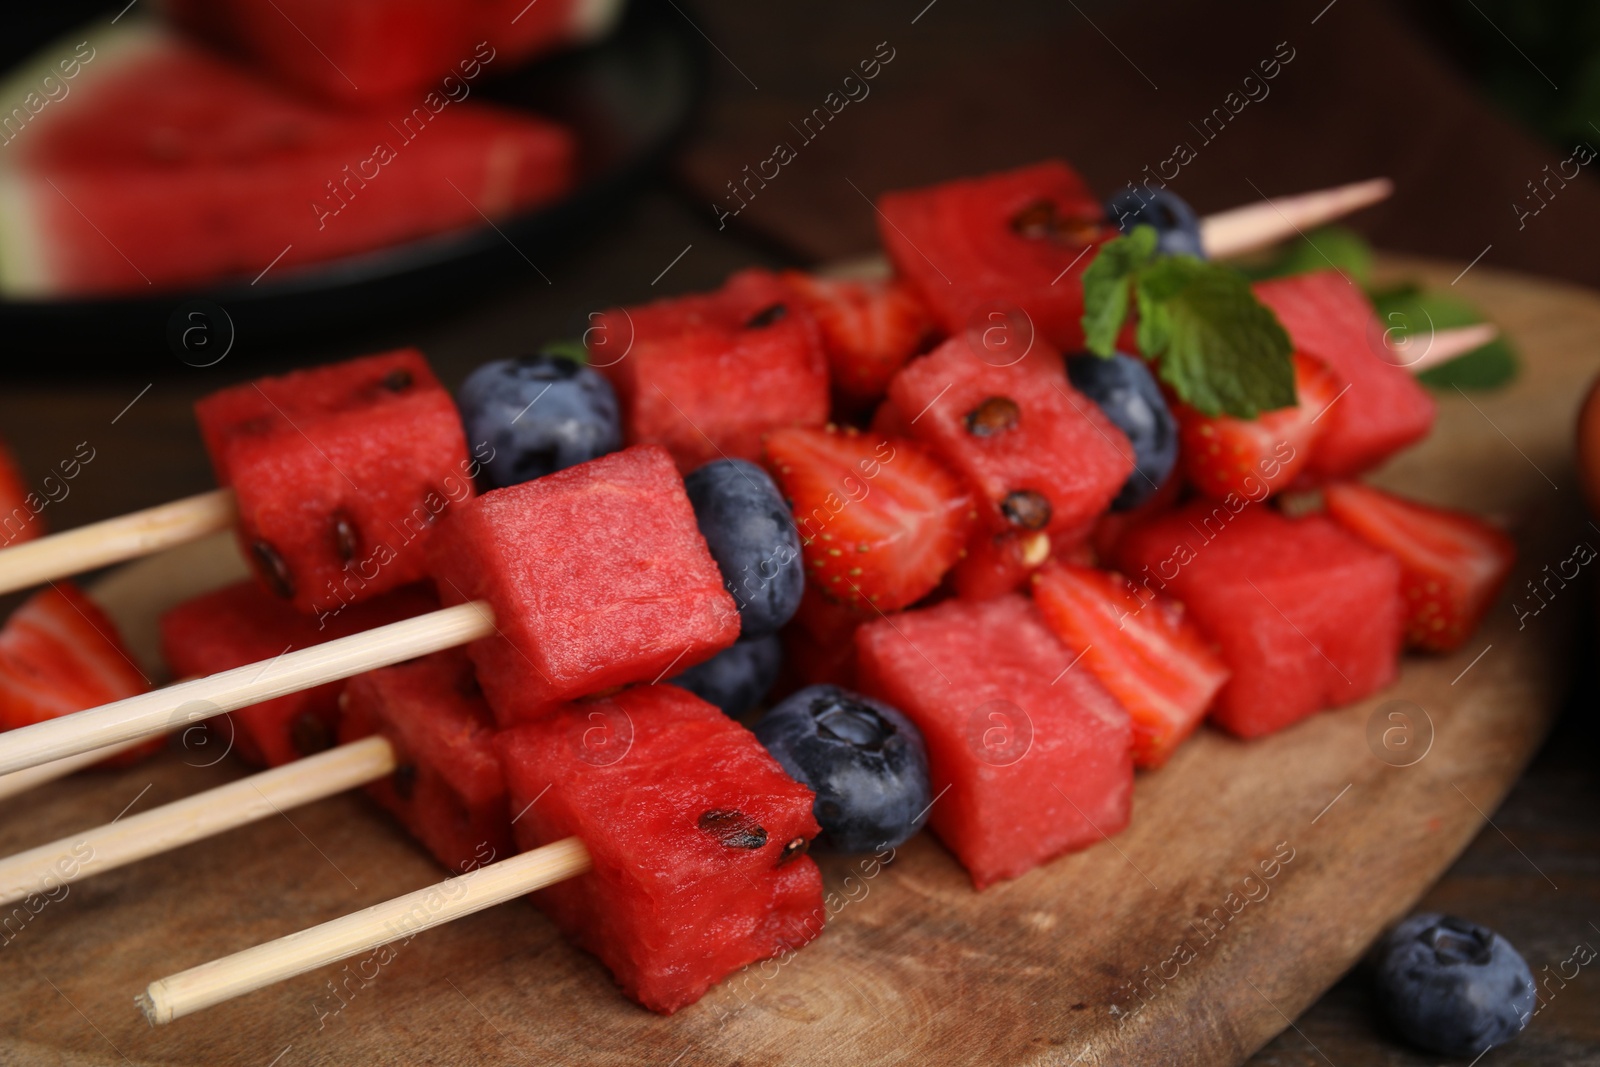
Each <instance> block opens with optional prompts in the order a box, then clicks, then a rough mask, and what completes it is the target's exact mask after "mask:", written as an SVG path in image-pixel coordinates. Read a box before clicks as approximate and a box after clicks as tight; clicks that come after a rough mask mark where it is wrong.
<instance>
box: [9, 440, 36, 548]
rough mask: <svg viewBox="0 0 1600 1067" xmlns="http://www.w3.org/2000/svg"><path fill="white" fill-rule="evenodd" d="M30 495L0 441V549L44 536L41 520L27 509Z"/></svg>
mask: <svg viewBox="0 0 1600 1067" xmlns="http://www.w3.org/2000/svg"><path fill="white" fill-rule="evenodd" d="M29 495H30V494H29V493H28V487H27V485H26V483H24V482H23V480H22V471H21V469H20V468H18V467H17V461H16V459H14V458H13V457H12V455H11V450H10V449H8V448H6V446H5V444H4V442H0V548H5V547H7V546H9V545H20V544H21V543H22V542H24V541H31V540H33V539H34V538H35V537H38V536H39V535H40V534H42V533H44V519H42V518H41V517H39V516H38V515H36V514H35V513H34V509H33V508H31V507H29V506H28V497H29Z"/></svg>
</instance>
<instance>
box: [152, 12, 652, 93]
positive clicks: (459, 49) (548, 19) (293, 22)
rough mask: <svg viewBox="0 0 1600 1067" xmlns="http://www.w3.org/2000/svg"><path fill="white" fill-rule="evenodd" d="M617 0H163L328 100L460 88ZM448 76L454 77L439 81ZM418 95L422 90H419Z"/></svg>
mask: <svg viewBox="0 0 1600 1067" xmlns="http://www.w3.org/2000/svg"><path fill="white" fill-rule="evenodd" d="M622 6H623V5H622V2H621V0H539V2H538V3H536V4H535V3H532V2H530V0H474V2H472V3H468V4H462V3H459V2H457V0H166V2H165V3H164V4H163V8H164V9H165V11H166V13H167V14H168V16H169V17H171V18H172V19H173V20H174V21H176V22H177V23H178V24H179V25H180V26H183V27H184V28H185V29H188V30H190V31H192V32H194V33H197V34H199V35H201V36H203V37H206V38H207V39H209V40H212V41H215V42H217V43H219V44H223V45H225V46H227V47H229V48H232V49H233V50H236V51H238V52H241V53H243V54H244V55H246V56H248V57H250V58H251V59H253V60H254V61H255V62H256V63H258V64H259V65H260V66H261V67H262V68H264V69H265V70H266V71H267V72H268V73H270V74H271V75H273V76H274V77H276V78H278V79H279V80H281V81H284V82H287V83H289V84H291V85H294V86H295V87H297V88H300V89H304V90H306V91H308V92H311V93H313V94H315V95H317V96H321V97H323V98H325V99H328V100H331V101H334V102H336V103H350V104H361V105H367V106H371V105H373V104H374V103H377V102H381V101H382V100H384V99H385V98H386V97H393V96H395V95H396V94H400V93H405V92H407V91H412V90H425V89H433V90H435V91H437V92H440V93H444V92H453V93H456V94H458V95H459V94H460V93H461V92H462V90H461V89H460V88H458V86H460V85H463V84H470V83H471V82H472V81H473V80H474V79H476V78H477V77H479V76H480V73H481V72H482V71H483V70H485V69H488V70H491V71H496V72H498V71H501V70H503V69H506V68H510V67H511V66H513V65H514V64H516V63H517V62H518V61H520V60H522V59H526V58H527V57H529V56H532V55H535V54H537V53H540V52H545V51H549V50H551V49H554V48H559V47H561V46H563V45H569V44H581V43H584V42H587V41H592V40H595V39H597V38H599V37H601V36H603V35H604V34H605V33H606V31H608V30H609V29H610V28H611V25H612V24H613V23H614V22H615V21H616V18H617V16H618V15H620V14H621V11H622ZM447 77H449V78H451V79H453V81H445V80H444V79H446V78H447ZM419 95H420V93H419Z"/></svg>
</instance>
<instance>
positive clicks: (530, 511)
mask: <svg viewBox="0 0 1600 1067" xmlns="http://www.w3.org/2000/svg"><path fill="white" fill-rule="evenodd" d="M428 553H429V559H430V561H431V564H432V567H433V574H434V578H435V580H436V582H437V584H438V588H439V597H440V599H441V600H443V601H444V602H445V603H446V604H458V603H461V602H463V601H466V600H487V601H488V602H489V604H490V605H491V607H492V608H493V610H494V620H495V628H496V629H497V630H498V631H499V632H498V633H497V634H496V636H494V637H488V638H484V639H483V640H481V641H475V642H473V643H472V645H471V646H470V651H471V653H472V658H473V661H474V662H475V663H476V664H477V666H478V680H479V681H480V682H481V683H482V685H483V691H484V693H485V695H486V696H487V697H488V699H489V704H490V706H491V707H493V708H494V710H495V714H496V715H497V716H498V717H499V720H500V722H501V723H502V724H503V725H507V726H509V725H512V724H514V723H516V722H519V721H525V720H527V719H530V718H534V717H537V716H538V715H540V714H542V713H544V712H546V711H548V710H549V709H550V708H551V707H552V706H553V705H555V704H557V703H559V702H561V701H563V700H571V699H574V698H576V697H581V696H588V695H591V694H594V693H598V692H600V691H601V690H604V689H609V688H611V687H612V686H618V685H628V684H630V683H633V682H653V681H658V680H659V679H661V678H662V677H664V676H665V675H666V674H667V673H668V672H669V671H670V672H673V673H676V672H677V671H681V670H683V669H684V668H686V667H691V666H693V665H694V664H696V663H699V662H701V661H703V660H706V659H709V658H710V657H711V656H713V655H715V654H716V653H717V652H719V651H721V650H722V649H724V648H727V647H728V646H729V645H731V644H733V642H734V641H735V640H736V639H737V638H738V636H739V612H738V608H737V607H736V605H735V604H734V602H733V598H732V597H731V596H729V595H728V592H727V590H726V589H725V588H724V587H723V584H722V574H721V573H720V572H719V571H718V570H717V565H716V562H715V561H714V560H713V559H712V558H711V551H710V550H709V549H708V548H706V543H705V540H704V539H703V538H702V537H701V536H700V529H699V527H698V526H697V525H696V523H695V517H694V510H693V509H692V508H691V507H690V505H689V498H688V496H687V494H685V492H684V489H683V479H682V478H681V477H679V475H678V472H677V469H676V468H675V467H674V466H673V463H672V458H671V457H670V456H669V455H668V454H667V452H666V451H665V450H664V449H662V448H660V447H658V446H655V445H636V446H634V447H632V448H628V449H624V450H623V451H621V452H614V453H612V454H610V455H607V456H602V457H600V458H599V459H595V460H590V461H589V462H587V463H580V464H578V465H577V466H575V467H568V468H567V469H566V470H561V471H557V472H556V473H554V474H547V475H545V476H544V477H542V478H536V479H534V480H533V481H531V482H523V483H522V484H521V485H514V486H510V487H509V488H506V489H497V490H495V491H494V492H491V493H485V494H484V495H483V496H481V497H478V498H477V499H476V500H475V501H473V502H471V503H469V504H467V505H465V506H463V507H460V508H457V509H455V511H453V512H452V514H451V515H450V516H449V518H448V519H447V520H446V521H445V522H444V523H443V524H442V525H441V526H440V528H439V533H438V535H437V536H436V537H434V539H433V543H432V544H431V545H430V546H429V549H428Z"/></svg>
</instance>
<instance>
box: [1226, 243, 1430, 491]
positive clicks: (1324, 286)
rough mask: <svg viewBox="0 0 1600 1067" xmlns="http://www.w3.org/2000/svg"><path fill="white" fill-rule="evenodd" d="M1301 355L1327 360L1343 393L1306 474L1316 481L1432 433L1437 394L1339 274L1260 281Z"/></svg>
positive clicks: (1361, 466)
mask: <svg viewBox="0 0 1600 1067" xmlns="http://www.w3.org/2000/svg"><path fill="white" fill-rule="evenodd" d="M1255 293H1256V296H1257V298H1259V299H1260V301H1261V302H1262V303H1263V304H1265V305H1267V307H1269V308H1271V309H1272V310H1273V312H1274V313H1275V314H1276V315H1277V316H1278V321H1279V322H1281V323H1283V328H1284V329H1285V330H1287V331H1288V332H1289V338H1290V340H1291V341H1293V342H1294V346H1295V348H1296V349H1297V350H1299V351H1300V352H1303V353H1305V354H1306V355H1309V356H1314V357H1315V358H1317V359H1319V360H1321V361H1322V362H1323V363H1324V364H1326V365H1327V367H1328V369H1329V370H1330V371H1331V372H1332V373H1333V376H1334V377H1335V378H1337V379H1339V387H1340V389H1342V390H1343V393H1342V395H1341V396H1340V397H1339V399H1338V402H1337V403H1335V404H1333V405H1332V406H1331V407H1330V408H1328V409H1327V412H1328V413H1327V417H1326V418H1325V419H1321V420H1320V421H1321V422H1323V423H1325V424H1326V425H1324V426H1322V427H1321V428H1320V433H1319V434H1318V435H1317V440H1316V445H1315V446H1314V447H1313V448H1312V449H1311V458H1310V461H1309V462H1308V463H1307V464H1306V475H1307V476H1308V478H1309V479H1311V480H1312V481H1314V482H1323V481H1333V480H1339V479H1345V478H1352V477H1354V476H1356V475H1358V474H1360V473H1362V472H1363V471H1367V470H1370V469H1371V468H1373V467H1376V466H1377V465H1378V464H1380V463H1382V462H1383V461H1384V460H1385V459H1387V458H1388V457H1389V456H1391V455H1392V454H1394V453H1395V452H1398V451H1399V450H1400V449H1402V448H1405V447H1406V446H1407V445H1411V444H1415V443H1416V442H1417V441H1419V440H1421V439H1422V438H1424V437H1426V436H1427V434H1428V431H1429V430H1430V429H1431V428H1432V427H1433V418H1434V414H1435V409H1434V403H1433V398H1432V397H1430V396H1429V395H1428V393H1427V390H1425V389H1423V388H1422V386H1420V385H1418V384H1417V382H1416V379H1415V378H1413V377H1412V376H1411V374H1410V373H1409V372H1408V371H1406V370H1405V369H1404V368H1403V367H1402V366H1401V365H1400V357H1399V356H1398V355H1395V356H1386V355H1385V354H1383V353H1386V352H1387V349H1386V348H1385V345H1384V327H1383V324H1382V323H1381V322H1379V321H1378V318H1377V316H1376V315H1375V314H1374V313H1373V310H1372V305H1371V304H1369V303H1367V298H1366V297H1365V296H1364V295H1362V293H1361V290H1360V289H1358V288H1357V287H1355V286H1353V285H1351V284H1350V282H1349V280H1348V279H1346V278H1345V277H1344V276H1343V275H1342V274H1340V273H1338V272H1337V271H1332V270H1325V271H1315V272H1313V273H1310V274H1299V275H1295V276H1293V277H1289V278H1278V279H1275V280H1272V281H1266V282H1258V283H1257V284H1256V286H1255Z"/></svg>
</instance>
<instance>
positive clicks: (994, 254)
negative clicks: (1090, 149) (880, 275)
mask: <svg viewBox="0 0 1600 1067" xmlns="http://www.w3.org/2000/svg"><path fill="white" fill-rule="evenodd" d="M878 208H879V211H878V234H879V236H880V237H881V238H882V240H883V247H884V249H885V250H886V251H887V252H888V253H889V258H890V259H891V260H892V261H893V262H894V266H895V270H896V271H898V272H899V273H900V274H901V275H902V276H903V277H905V278H906V280H907V281H909V282H910V283H911V285H912V287H913V288H914V289H915V290H916V291H917V294H918V295H919V296H921V297H922V300H923V302H924V303H926V304H927V305H928V307H929V308H930V309H932V311H933V316H934V318H935V319H936V320H937V321H938V323H939V325H940V326H942V327H943V328H944V331H945V333H947V334H950V335H951V336H956V335H959V334H962V333H965V332H969V331H971V332H974V333H977V334H980V335H981V334H983V333H984V332H985V331H987V330H991V329H994V328H996V327H1004V328H1007V329H1015V328H1016V323H1014V322H1011V318H1012V316H1011V314H1010V313H1011V311H1012V310H1013V309H1017V308H1020V309H1021V310H1022V312H1024V317H1023V322H1024V323H1025V325H1024V326H1023V327H1022V330H1023V332H1025V333H1028V334H1031V333H1034V332H1037V334H1038V335H1039V337H1040V338H1041V339H1043V340H1045V341H1048V342H1049V343H1050V344H1053V345H1054V346H1055V347H1056V348H1058V349H1060V350H1061V351H1064V352H1070V351H1075V350H1077V349H1079V348H1082V347H1083V327H1082V325H1081V324H1080V322H1079V320H1080V319H1081V318H1082V316H1083V286H1082V284H1081V283H1080V282H1079V277H1080V275H1081V274H1082V273H1083V269H1084V267H1086V266H1088V264H1089V263H1090V261H1092V260H1093V259H1094V256H1093V255H1091V254H1090V250H1091V249H1092V248H1093V247H1094V246H1095V245H1097V244H1099V243H1100V242H1102V241H1105V240H1108V239H1109V238H1111V237H1115V236H1116V234H1117V229H1116V227H1115V226H1113V225H1111V224H1109V223H1108V222H1107V221H1106V217H1105V213H1104V211H1103V210H1102V209H1101V206H1100V202H1099V201H1098V200H1096V199H1095V198H1094V196H1093V195H1091V194H1090V192H1089V187H1088V186H1087V185H1086V184H1084V181H1083V179H1082V178H1081V177H1079V176H1078V174H1077V172H1076V171H1074V170H1073V169H1072V168H1071V167H1069V166H1067V165H1066V164H1065V163H1063V162H1061V161H1060V160H1047V161H1045V162H1043V163H1035V164H1033V165H1031V166H1027V167H1020V168H1018V169H1016V170H1012V171H1005V172H1002V173H999V174H990V175H986V176H984V177H981V178H966V179H963V180H960V181H952V182H945V183H944V184H942V185H935V186H931V187H929V188H926V189H915V190H911V191H908V192H898V193H885V194H884V195H883V196H882V197H880V198H879V200H878ZM1030 327H1031V328H1030ZM1025 339H1026V338H1023V339H1019V340H1025Z"/></svg>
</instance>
